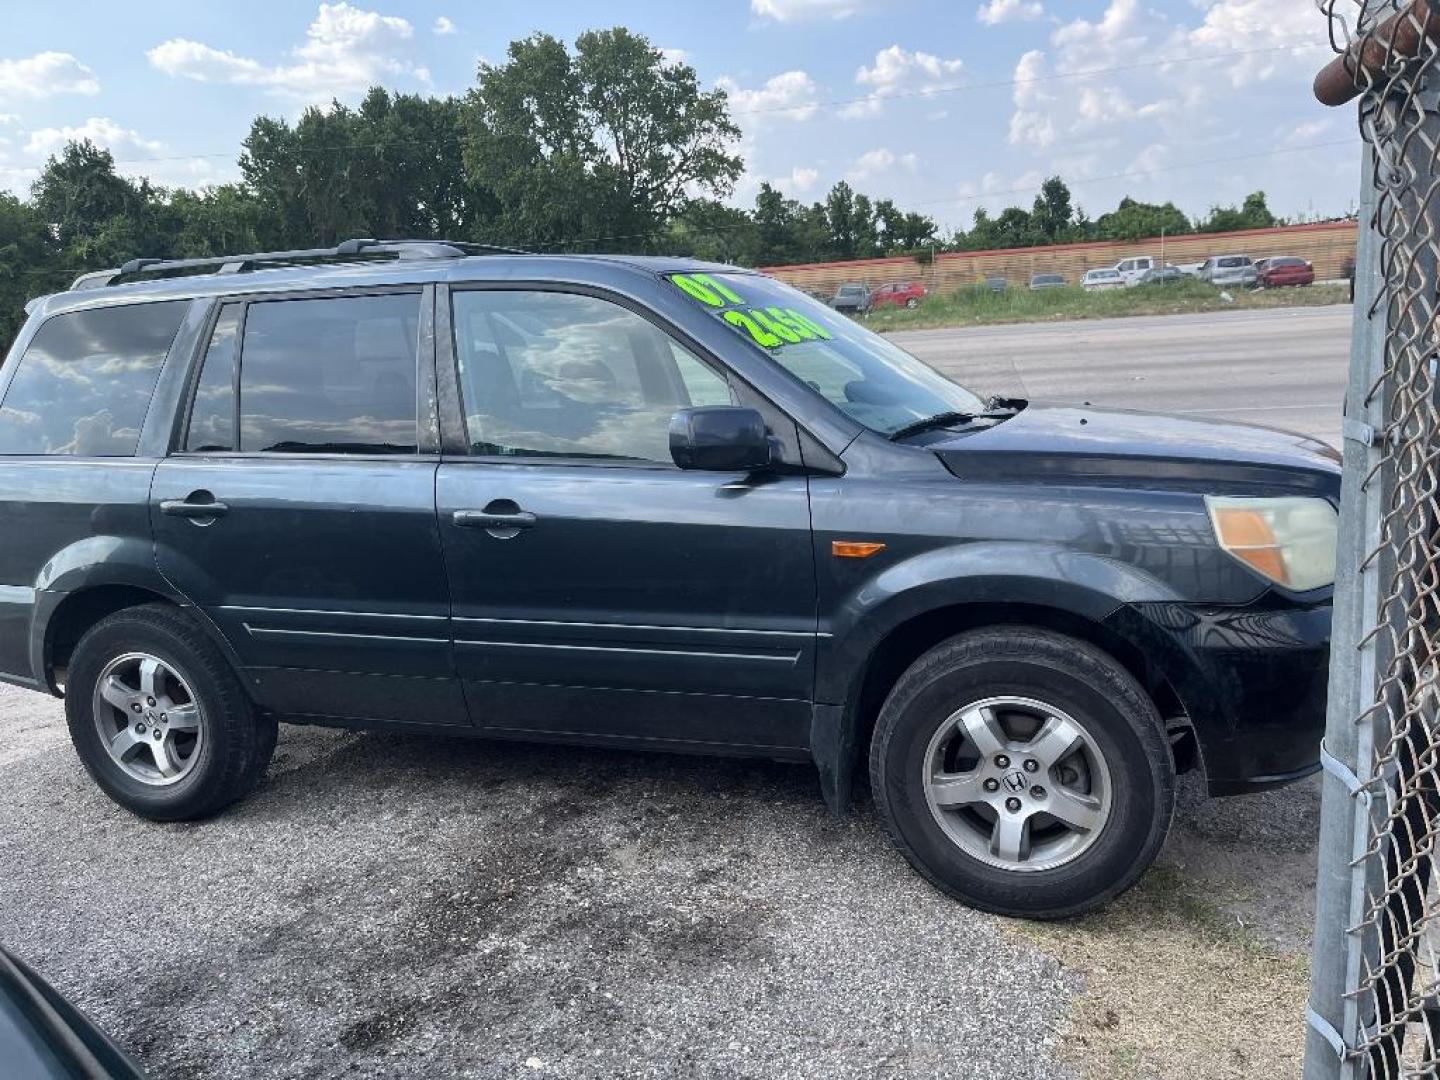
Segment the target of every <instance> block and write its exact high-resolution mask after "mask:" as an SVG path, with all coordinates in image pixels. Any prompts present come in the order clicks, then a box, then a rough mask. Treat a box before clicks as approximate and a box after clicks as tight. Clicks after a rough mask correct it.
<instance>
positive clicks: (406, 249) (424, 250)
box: [70, 239, 529, 290]
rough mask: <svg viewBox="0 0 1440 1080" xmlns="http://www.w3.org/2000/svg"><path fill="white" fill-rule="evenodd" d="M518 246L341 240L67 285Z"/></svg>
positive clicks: (93, 276) (145, 264)
mask: <svg viewBox="0 0 1440 1080" xmlns="http://www.w3.org/2000/svg"><path fill="white" fill-rule="evenodd" d="M528 254H529V252H527V251H522V250H521V249H519V248H508V247H499V246H496V245H493V244H471V243H468V242H466V241H462V240H366V239H355V240H345V241H342V242H341V243H339V244H336V245H335V246H334V247H325V248H300V249H297V250H295V251H256V252H251V253H250V254H246V255H217V256H214V257H210V258H203V259H131V260H130V261H129V262H127V263H124V264H122V265H121V266H120V267H119V268H117V269H113V270H95V271H91V272H90V273H88V274H81V275H80V276H79V277H77V278H76V279H75V280H74V281H73V282H72V283H71V284H70V288H71V289H72V290H75V289H102V288H105V287H106V286H107V285H114V284H116V283H117V282H118V281H119V280H120V279H122V278H123V279H125V280H126V281H133V280H136V279H138V278H144V277H180V276H183V275H187V274H190V273H197V274H198V273H211V274H244V273H249V272H251V271H253V270H265V269H270V268H273V267H280V266H305V265H310V264H317V263H330V262H355V261H369V260H371V259H378V258H382V257H386V256H389V257H392V258H395V259H399V260H403V261H408V260H411V259H463V258H465V257H467V256H470V255H528Z"/></svg>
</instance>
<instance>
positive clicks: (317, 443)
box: [201, 293, 420, 454]
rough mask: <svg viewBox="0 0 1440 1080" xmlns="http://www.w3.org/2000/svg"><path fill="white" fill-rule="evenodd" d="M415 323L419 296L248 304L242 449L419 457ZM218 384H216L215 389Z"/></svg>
mask: <svg viewBox="0 0 1440 1080" xmlns="http://www.w3.org/2000/svg"><path fill="white" fill-rule="evenodd" d="M419 321H420V297H419V294H418V293H397V294H390V295H383V296H343V297H324V298H320V299H311V300H274V301H265V302H262V303H252V304H250V305H249V307H248V308H247V309H246V311H245V323H244V326H245V329H244V333H243V335H242V337H241V345H240V444H239V449H240V450H242V451H248V452H269V453H292V454H293V453H312V454H413V453H415V452H416V451H417V448H418V431H419V426H418V424H417V422H416V397H415V370H416V340H417V333H418V330H419ZM213 348H214V345H213V344H212V349H213ZM201 382H202V387H203V384H204V382H205V378H204V376H203V375H202V378H201ZM222 382H223V377H221V376H217V378H216V379H215V384H216V385H217V387H218V385H219V384H220V383H222Z"/></svg>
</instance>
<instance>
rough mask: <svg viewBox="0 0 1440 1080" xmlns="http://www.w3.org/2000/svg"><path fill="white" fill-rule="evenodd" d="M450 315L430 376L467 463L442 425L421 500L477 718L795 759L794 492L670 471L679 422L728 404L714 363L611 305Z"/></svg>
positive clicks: (775, 484) (806, 704)
mask: <svg viewBox="0 0 1440 1080" xmlns="http://www.w3.org/2000/svg"><path fill="white" fill-rule="evenodd" d="M451 299H452V303H451V304H449V305H446V303H445V301H444V298H443V296H442V298H441V301H440V307H439V310H440V311H441V312H443V313H444V315H445V316H452V319H451V321H453V333H452V332H451V331H450V330H449V329H448V328H447V327H445V321H446V319H445V317H444V316H442V318H441V319H440V320H439V322H438V324H437V325H438V326H439V328H440V329H439V332H438V333H437V339H438V340H439V341H440V342H442V343H443V345H442V348H441V351H440V358H441V375H440V381H441V393H442V400H445V401H448V402H453V406H454V409H453V411H454V424H455V425H456V426H457V427H458V428H459V429H460V430H459V431H458V432H457V434H458V439H456V440H455V441H456V443H457V444H458V448H459V449H461V450H462V452H461V453H457V454H451V453H450V452H449V447H450V445H451V435H450V432H449V431H448V429H447V434H446V439H447V442H446V446H447V453H446V455H445V458H444V463H443V464H442V465H441V467H440V473H439V477H438V481H437V503H438V510H439V518H440V528H441V531H442V534H443V537H444V544H445V557H446V563H447V566H448V568H449V574H450V582H451V589H452V594H453V597H454V628H455V659H456V665H457V668H458V670H459V673H460V676H461V678H462V681H463V684H464V689H465V695H466V699H467V701H468V704H469V707H470V711H471V715H472V717H473V719H474V722H475V723H476V724H477V725H479V726H480V727H483V728H486V729H490V730H494V731H500V732H504V731H509V732H527V733H543V734H546V735H549V736H553V737H562V738H579V739H598V740H607V741H616V740H643V741H648V742H655V743H662V744H666V745H671V746H692V747H696V746H699V747H706V748H709V749H721V750H723V749H724V748H726V747H749V748H754V747H765V748H769V749H770V750H772V751H773V752H775V753H777V754H799V753H801V752H803V748H804V747H806V746H807V745H808V739H809V722H810V700H811V697H812V691H813V678H814V655H815V640H816V634H815V631H816V622H815V620H816V612H815V572H814V562H813V554H812V550H811V543H810V510H809V496H808V488H807V483H806V480H805V478H804V477H803V476H779V475H774V476H765V477H755V478H752V477H750V476H748V475H746V474H739V473H737V474H725V473H704V472H682V471H681V470H679V469H677V468H676V467H675V466H674V465H673V464H672V462H671V460H670V453H669V448H668V428H669V422H670V417H671V415H672V414H673V413H674V412H675V411H676V410H677V409H681V408H684V407H686V406H690V405H720V404H729V403H731V401H732V396H733V395H732V389H731V386H730V383H729V380H728V377H727V374H726V372H725V371H724V370H723V368H721V367H720V366H718V365H716V364H714V363H713V362H712V361H711V360H709V359H704V358H702V357H701V356H700V355H699V354H698V353H697V352H695V351H692V350H691V349H690V348H687V347H686V346H685V345H683V344H681V343H680V342H679V341H677V340H676V339H675V338H674V337H672V336H671V335H669V334H668V333H667V332H666V331H665V330H663V329H662V328H660V327H659V326H657V325H656V324H655V323H653V322H651V321H650V320H649V319H648V318H647V317H645V316H644V315H643V314H641V313H640V312H638V311H637V310H634V309H632V308H630V307H627V306H625V305H624V304H623V303H621V302H620V301H619V300H618V299H612V298H609V297H607V296H602V295H590V294H582V293H578V292H566V291H554V290H552V289H545V288H542V287H539V286H536V287H525V288H519V287H516V288H504V289H495V288H487V289H457V290H455V291H454V292H453V293H452V297H451ZM452 344H453V346H454V350H453V351H454V354H455V355H454V356H453V357H447V355H446V354H447V353H448V352H450V351H451V350H450V349H449V348H448V346H450V345H452ZM447 385H449V386H451V389H450V390H448V391H447V390H446V386H447ZM450 415H451V413H450V412H449V411H447V412H446V416H447V417H448V416H450ZM447 422H448V421H447Z"/></svg>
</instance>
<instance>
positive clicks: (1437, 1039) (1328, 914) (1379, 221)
mask: <svg viewBox="0 0 1440 1080" xmlns="http://www.w3.org/2000/svg"><path fill="white" fill-rule="evenodd" d="M1319 2H1320V7H1321V10H1322V11H1323V12H1324V13H1325V14H1326V15H1327V17H1328V18H1329V20H1330V25H1331V30H1332V35H1333V36H1334V38H1335V40H1337V43H1338V44H1340V45H1341V47H1342V55H1341V57H1340V58H1337V60H1335V61H1333V62H1332V63H1331V64H1330V65H1329V66H1328V67H1327V68H1326V69H1325V71H1323V72H1322V73H1321V75H1320V77H1319V78H1317V79H1316V84H1315V85H1316V94H1317V96H1318V97H1319V98H1320V99H1321V100H1322V101H1324V102H1325V103H1327V104H1331V105H1339V104H1343V103H1344V102H1346V101H1348V100H1350V99H1351V98H1353V97H1354V96H1355V95H1356V94H1357V93H1360V94H1362V95H1363V97H1362V100H1361V108H1360V126H1361V131H1362V133H1363V134H1364V136H1365V141H1366V144H1367V147H1366V151H1365V169H1364V172H1363V175H1362V180H1361V191H1362V198H1361V208H1360V244H1359V250H1358V252H1357V256H1356V264H1357V267H1356V291H1355V321H1354V329H1353V332H1352V342H1351V344H1352V352H1351V366H1350V380H1349V393H1348V396H1347V406H1348V408H1347V413H1346V419H1345V451H1344V460H1345V474H1344V487H1343V492H1342V499H1341V526H1340V536H1339V551H1338V558H1337V581H1336V595H1335V608H1334V624H1333V625H1334V631H1333V637H1332V659H1331V681H1330V705H1329V714H1328V716H1327V718H1326V719H1327V728H1326V736H1325V746H1324V748H1323V750H1322V754H1321V759H1322V762H1323V764H1324V765H1325V769H1326V781H1325V790H1324V797H1323V801H1322V805H1321V848H1320V853H1319V875H1318V878H1317V882H1316V919H1315V943H1314V967H1313V985H1312V989H1311V998H1310V1007H1309V1009H1307V1020H1308V1023H1309V1033H1308V1040H1307V1045H1306V1061H1305V1076H1306V1078H1307V1080H1330V1078H1340V1080H1362V1078H1363V1080H1396V1078H1398V1077H1401V1076H1407V1077H1410V1076H1414V1077H1435V1076H1437V1075H1440V952H1437V939H1436V936H1435V934H1434V933H1433V932H1432V930H1431V929H1430V923H1431V922H1433V921H1435V920H1436V917H1437V915H1440V899H1437V897H1436V896H1435V894H1434V891H1433V890H1434V882H1435V876H1436V863H1437V860H1440V851H1437V847H1440V599H1437V598H1440V280H1437V277H1440V275H1437V264H1440V165H1437V159H1440V44H1437V42H1440V0H1353V2H1352V3H1350V4H1346V3H1345V0H1319ZM1342 7H1348V8H1349V10H1350V12H1351V13H1352V15H1353V18H1351V19H1347V18H1346V16H1345V14H1344V13H1343V12H1342V11H1341V10H1339V9H1340V8H1342ZM1355 27H1359V28H1362V29H1361V30H1359V31H1358V32H1356V33H1352V30H1353V29H1354V28H1355ZM1337 30H1338V33H1337Z"/></svg>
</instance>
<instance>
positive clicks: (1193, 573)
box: [0, 240, 1340, 917]
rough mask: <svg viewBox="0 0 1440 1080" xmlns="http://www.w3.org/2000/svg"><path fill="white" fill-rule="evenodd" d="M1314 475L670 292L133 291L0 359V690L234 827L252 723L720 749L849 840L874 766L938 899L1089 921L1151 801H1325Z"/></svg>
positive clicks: (1336, 478) (234, 275) (445, 270)
mask: <svg viewBox="0 0 1440 1080" xmlns="http://www.w3.org/2000/svg"><path fill="white" fill-rule="evenodd" d="M1107 273H1109V274H1111V275H1114V277H1115V278H1116V279H1118V274H1116V272H1115V271H1114V270H1110V271H1107ZM1116 287H1119V283H1118V280H1117V284H1116ZM1337 457H1338V456H1337V455H1336V454H1335V452H1334V451H1333V450H1331V449H1329V448H1328V447H1326V446H1325V445H1324V444H1322V443H1319V442H1315V441H1313V440H1310V439H1307V438H1305V437H1304V436H1300V435H1294V434H1290V433H1286V432H1278V431H1271V430H1268V429H1265V428H1260V427H1255V426H1251V425H1248V424H1243V425H1242V424H1233V423H1228V422H1224V421H1220V420H1213V419H1208V418H1199V417H1194V416H1190V417H1185V418H1171V417H1166V416H1160V415H1153V414H1145V413H1139V412H1132V411H1124V410H1115V411H1110V410H1106V409H1098V408H1092V407H1090V406H1084V407H1068V406H1063V405H1041V404H1032V403H1029V402H1027V401H1025V400H1022V399H1013V398H995V397H992V398H988V399H987V398H985V397H982V396H980V395H977V394H975V393H973V392H971V391H970V390H967V389H966V388H965V387H963V386H961V385H960V384H958V383H956V382H953V381H951V380H950V379H949V378H947V377H945V376H943V375H941V374H939V373H938V372H936V371H934V370H932V369H931V368H929V367H927V366H926V365H925V364H923V363H921V362H920V361H919V360H916V359H915V358H914V357H912V356H911V355H909V354H908V353H906V352H904V351H903V350H902V349H901V348H900V347H899V346H897V345H895V344H894V343H893V342H890V341H887V340H886V339H884V338H882V337H880V336H878V335H875V334H872V333H870V332H869V331H868V330H866V329H865V328H864V327H863V326H862V325H860V324H859V323H857V322H855V321H853V320H851V319H848V318H845V317H843V316H841V315H839V314H838V313H836V312H835V311H834V310H832V309H830V308H827V307H825V306H823V305H821V304H818V303H815V302H813V301H811V300H809V299H807V298H806V297H805V296H804V295H803V294H801V293H800V292H798V291H797V290H795V289H792V288H789V287H788V286H786V285H783V284H781V283H780V282H778V281H775V280H773V279H771V278H767V277H765V276H763V275H761V274H758V273H755V272H753V271H744V270H739V269H735V268H732V267H725V266H719V265H713V264H704V263H696V262H694V261H693V260H690V259H681V258H661V257H648V258H647V257H642V256H618V255H613V256H612V255H605V256H583V255H529V254H523V253H516V252H508V251H505V250H502V249H493V248H483V247H479V246H474V245H467V244H458V243H448V242H444V241H369V240H353V241H347V242H346V243H344V244H340V245H338V246H336V247H334V248H330V249H325V250H323V251H315V250H311V251H302V252H271V253H263V252H262V253H255V254H236V255H229V256H224V257H221V258H214V259H198V260H179V261H175V262H149V261H144V260H139V261H135V262H131V263H127V264H126V265H125V266H123V267H121V268H119V269H117V270H111V271H99V272H96V273H91V274H87V275H85V276H83V277H82V278H80V279H79V280H77V282H76V283H75V285H74V286H73V287H72V288H71V289H70V290H69V291H66V292H63V293H59V294H57V295H53V296H48V297H42V298H39V299H37V300H35V301H32V302H31V304H30V305H29V314H28V318H27V321H26V323H25V325H24V326H23V327H22V328H21V330H20V332H19V334H18V336H17V337H16V339H15V343H14V345H13V346H12V348H11V350H10V353H9V355H8V357H7V359H6V361H5V363H4V365H3V366H0V681H5V682H10V683H14V684H16V685H19V686H23V687H28V688H30V689H33V690H37V691H41V692H48V693H52V694H56V695H63V697H64V702H65V705H64V707H65V715H66V721H67V724H68V727H69V732H70V737H71V740H72V743H73V745H74V747H75V752H76V753H77V754H78V756H79V758H80V760H81V761H82V762H83V764H84V766H85V768H86V769H87V770H88V772H89V773H90V775H91V777H92V778H93V779H94V781H95V783H96V784H97V785H98V786H99V787H100V788H101V790H103V791H104V792H105V793H106V794H107V795H108V796H109V797H110V798H111V799H113V800H114V801H115V802H117V803H118V804H120V805H121V806H124V807H127V808H129V809H130V810H131V811H133V812H134V813H136V814H138V815H140V816H142V817H145V818H149V819H153V820H157V821H179V820H190V819H195V818H200V817H204V816H206V815H208V814H213V813H215V812H217V811H219V810H220V809H221V808H222V807H224V806H226V805H228V804H230V803H232V802H234V801H235V800H237V799H239V798H241V797H243V796H245V795H246V794H247V793H249V792H250V791H252V790H253V789H254V787H255V786H256V785H257V784H258V783H259V781H260V779H261V778H262V776H263V775H264V772H265V770H266V767H267V764H268V763H269V761H270V758H271V756H272V754H273V753H274V750H275V745H276V737H277V730H278V724H279V723H280V722H281V721H287V722H296V723H302V724H324V725H330V726H339V727H357V728H364V729H382V730H395V731H404V732H410V733H414V732H427V731H428V732H434V733H441V734H447V735H452V736H453V735H458V734H466V735H474V736H480V737H490V738H505V739H531V740H540V741H552V742H558V743H566V744H578V745H585V746H613V747H625V748H627V749H637V748H638V749H652V750H679V751H686V752H692V753H709V754H723V755H731V756H736V755H738V756H746V755H750V756H756V757H760V758H766V759H778V760H784V761H794V762H809V763H812V764H813V765H814V766H815V768H816V772H817V776H818V779H819V788H820V791H821V793H822V794H823V796H824V798H825V800H826V801H827V803H828V804H829V806H830V807H831V808H832V810H834V811H835V812H836V813H841V812H843V811H844V809H845V808H846V807H847V806H848V805H849V803H850V795H851V789H852V785H853V782H854V779H855V776H856V773H857V772H858V771H859V770H861V769H865V768H868V769H869V774H870V786H871V790H872V791H873V792H874V802H875V806H876V808H877V811H878V813H879V815H880V817H881V819H882V820H883V822H884V825H885V828H886V829H887V830H888V832H889V833H890V835H891V837H892V838H893V839H894V841H895V843H896V844H897V846H898V847H899V850H900V851H901V852H902V853H903V854H904V856H905V857H906V858H907V859H909V861H910V862H911V863H912V864H913V865H914V866H915V867H916V868H917V870H918V871H919V872H920V873H922V874H923V875H924V876H925V877H926V878H927V879H929V880H930V881H931V882H933V883H934V884H936V885H937V886H938V887H939V888H941V889H943V890H945V891H947V892H949V893H950V894H951V895H953V896H956V897H958V898H960V899H962V900H964V901H965V902H967V903H970V904H973V905H975V906H977V907H980V908H984V909H986V910H989V911H998V912H1005V913H1008V914H1011V915H1022V916H1032V917H1058V916H1063V915H1071V914H1075V913H1077V912H1081V911H1085V910H1089V909H1092V908H1094V907H1097V906H1099V905H1102V904H1104V903H1106V902H1107V901H1108V900H1110V899H1111V898H1113V897H1114V896H1116V895H1118V894H1119V893H1120V892H1121V891H1123V890H1124V889H1126V888H1127V887H1129V886H1130V885H1131V884H1132V883H1133V882H1134V881H1135V880H1136V879H1137V878H1138V877H1139V875H1140V874H1141V873H1142V872H1143V871H1144V869H1145V868H1146V867H1147V866H1148V865H1149V864H1150V862H1151V860H1152V859H1153V858H1154V857H1155V854H1156V852H1157V851H1159V849H1160V846H1161V844H1162V843H1163V842H1164V839H1165V833H1166V830H1167V829H1168V826H1169V822H1170V819H1171V812H1172V809H1173V807H1174V802H1175V783H1176V779H1175V778H1176V776H1177V774H1178V773H1180V772H1182V771H1185V770H1188V769H1191V768H1194V767H1196V766H1197V765H1198V764H1199V763H1200V762H1202V761H1203V763H1204V770H1205V781H1206V783H1207V784H1208V786H1209V790H1210V792H1211V793H1212V794H1216V795H1220V794H1233V793H1239V792H1245V791H1253V790H1258V789H1262V788H1267V787H1274V786H1278V785H1281V784H1285V783H1288V782H1290V781H1292V780H1296V779H1299V778H1300V777H1303V776H1306V775H1309V774H1310V773H1312V772H1314V771H1315V770H1316V769H1317V768H1318V767H1319V741H1320V733H1321V729H1322V726H1323V723H1324V718H1325V689H1326V686H1325V671H1326V665H1327V655H1328V642H1329V626H1330V608H1331V597H1332V592H1333V589H1332V584H1333V579H1334V573H1335V535H1336V528H1337V524H1338V515H1337V512H1336V502H1337V499H1338V493H1339V482H1340V470H1339V468H1338V466H1337V464H1336V462H1337ZM577 553H584V554H585V555H586V557H584V558H581V557H577ZM1217 688H1223V691H1224V692H1223V693H1220V692H1217ZM517 760H519V759H517ZM312 767H314V768H323V767H324V765H323V763H316V764H314V765H313V766H312ZM376 767H377V768H382V767H384V766H383V764H381V763H379V762H378V760H377V765H376ZM657 767H660V766H657ZM514 782H516V783H524V782H525V780H524V778H523V777H517V778H515V781H514ZM697 795H698V792H697ZM388 797H389V798H390V799H391V800H392V801H393V800H395V799H403V798H404V793H403V792H402V791H395V792H391V793H390V794H389V796H388ZM74 813H75V814H76V816H77V817H81V816H93V814H94V810H93V807H91V806H90V805H89V804H88V803H87V804H77V806H76V807H75V810H74ZM83 827H84V825H83V824H82V823H79V822H77V828H83ZM297 827H303V823H302V825H301V826H297ZM155 839H156V842H157V843H158V842H160V841H161V840H163V839H164V837H163V836H161V835H160V834H157V835H156V837H155ZM57 842H63V838H57Z"/></svg>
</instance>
